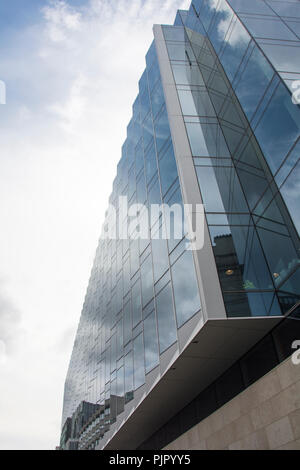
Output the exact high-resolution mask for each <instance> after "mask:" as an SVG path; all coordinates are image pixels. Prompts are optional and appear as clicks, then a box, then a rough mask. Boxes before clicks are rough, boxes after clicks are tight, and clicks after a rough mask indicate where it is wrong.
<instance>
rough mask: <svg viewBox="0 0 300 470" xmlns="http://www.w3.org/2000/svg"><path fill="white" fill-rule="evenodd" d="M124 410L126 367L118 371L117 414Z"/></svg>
mask: <svg viewBox="0 0 300 470" xmlns="http://www.w3.org/2000/svg"><path fill="white" fill-rule="evenodd" d="M123 410H124V367H121V368H120V369H119V370H118V371H117V414H118V415H119V414H120V413H122V412H123Z"/></svg>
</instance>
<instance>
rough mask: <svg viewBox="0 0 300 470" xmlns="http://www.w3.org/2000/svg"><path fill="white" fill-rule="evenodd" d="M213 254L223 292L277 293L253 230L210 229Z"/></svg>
mask: <svg viewBox="0 0 300 470" xmlns="http://www.w3.org/2000/svg"><path fill="white" fill-rule="evenodd" d="M210 234H211V238H212V244H213V251H214V255H215V258H216V263H217V268H218V273H219V278H220V282H221V286H222V289H223V290H224V291H241V290H252V289H274V285H273V283H272V279H271V276H270V273H269V270H268V267H267V264H266V260H265V258H264V255H263V252H262V249H261V246H260V243H259V240H258V237H257V234H256V232H255V231H254V229H253V227H238V226H236V227H231V228H230V227H225V226H223V227H222V226H220V227H216V226H213V227H210Z"/></svg>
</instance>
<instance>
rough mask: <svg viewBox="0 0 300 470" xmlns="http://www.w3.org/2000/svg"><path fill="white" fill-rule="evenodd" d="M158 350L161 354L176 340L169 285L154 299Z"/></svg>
mask: <svg viewBox="0 0 300 470" xmlns="http://www.w3.org/2000/svg"><path fill="white" fill-rule="evenodd" d="M156 308H157V321H158V334H159V349H160V353H163V352H164V351H165V350H166V349H168V347H169V346H171V345H172V344H173V343H174V342H175V341H176V340H177V333H176V323H175V317H174V309H173V299H172V291H171V285H170V284H168V285H167V286H166V287H165V288H164V289H163V290H162V291H161V292H160V293H159V294H158V296H157V297H156Z"/></svg>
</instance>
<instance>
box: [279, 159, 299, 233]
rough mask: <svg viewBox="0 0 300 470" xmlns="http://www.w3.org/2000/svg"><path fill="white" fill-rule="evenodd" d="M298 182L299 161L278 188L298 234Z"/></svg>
mask: <svg viewBox="0 0 300 470" xmlns="http://www.w3.org/2000/svg"><path fill="white" fill-rule="evenodd" d="M299 183H300V161H298V164H297V165H296V167H295V168H294V170H293V171H292V173H291V174H290V176H289V177H288V179H287V180H286V182H285V183H284V184H283V186H282V187H281V189H280V192H281V194H282V197H283V199H284V201H285V203H286V205H287V207H288V209H289V211H290V215H291V217H292V219H293V222H294V224H295V227H296V229H297V230H298V234H299V233H300V204H299V191H300V187H299Z"/></svg>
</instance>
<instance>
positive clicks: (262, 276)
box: [61, 0, 300, 449]
mask: <svg viewBox="0 0 300 470" xmlns="http://www.w3.org/2000/svg"><path fill="white" fill-rule="evenodd" d="M295 18H297V20H294V19H295ZM299 18H300V12H299V8H298V4H296V3H295V2H291V3H289V2H285V1H273V0H266V1H263V0H251V2H248V1H246V0H227V1H225V0H219V1H215V0H194V1H193V2H192V4H191V7H190V9H189V11H179V12H178V13H177V16H176V20H175V24H174V26H158V25H156V26H154V41H153V43H152V45H151V47H150V49H149V51H148V53H147V55H146V69H145V71H144V73H143V75H142V77H141V79H140V81H139V94H138V96H137V98H136V100H135V102H134V104H133V115H132V119H131V121H130V123H129V125H128V128H127V139H126V141H125V143H124V145H123V147H122V157H121V160H120V162H119V164H118V169H117V176H116V178H115V180H114V183H113V190H112V194H111V196H110V199H109V202H110V204H113V205H115V206H117V201H118V198H119V197H120V196H127V198H128V201H129V205H130V204H133V203H140V204H146V205H150V204H162V203H164V204H168V205H172V204H175V203H177V204H181V205H182V204H201V203H204V205H205V212H206V221H205V230H204V231H205V242H204V247H203V249H202V250H199V251H194V252H192V251H188V250H187V246H186V240H185V239H183V240H180V239H175V238H174V236H171V237H170V239H168V240H160V239H156V234H157V232H158V231H159V230H160V229H161V227H162V226H163V225H164V224H165V213H164V212H163V214H161V215H160V216H158V217H157V219H153V220H151V224H150V225H151V227H150V233H149V239H147V240H139V239H137V238H136V239H134V238H132V237H131V238H130V237H129V239H122V238H121V237H120V239H117V240H109V239H103V238H101V239H100V242H99V246H98V248H97V252H96V256H95V261H94V266H93V269H92V273H91V277H90V282H89V286H88V290H87V294H86V298H85V302H84V306H83V310H82V315H81V319H80V323H79V327H78V332H77V336H76V340H75V344H74V348H73V353H72V358H71V361H70V366H69V371H68V375H67V379H66V384H65V396H64V410H63V423H62V424H63V428H62V436H64V437H62V439H63V442H65V441H66V439H67V437H66V436H69V433H70V431H68V429H69V428H68V426H70V424H67V423H68V418H72V427H71V429H72V431H71V437H72V438H74V439H77V440H78V447H79V448H80V449H85V448H89V449H91V448H97V449H102V448H105V449H134V448H140V449H146V448H153V449H154V448H155V449H158V448H162V447H164V446H166V445H167V444H169V443H170V442H171V441H173V440H174V439H176V438H177V437H178V436H180V434H182V433H183V432H185V431H186V430H187V429H189V428H191V427H192V426H194V425H195V424H197V423H198V422H199V421H201V420H202V419H204V418H205V417H207V416H209V415H210V414H211V413H213V412H214V411H215V410H216V409H217V408H219V407H221V406H222V405H224V404H225V403H226V402H228V401H229V400H231V399H232V398H233V397H234V396H235V395H237V394H238V393H240V392H241V391H242V390H244V389H245V388H246V387H248V386H249V385H251V384H253V383H254V382H255V381H256V380H257V379H258V378H260V377H262V376H263V375H264V374H266V373H267V372H268V371H270V370H272V369H273V368H274V367H275V366H276V365H278V364H279V362H281V361H283V360H284V359H285V358H287V357H288V356H289V355H290V354H291V352H292V351H291V344H292V342H293V341H294V340H295V339H298V338H300V331H299V307H298V306H299V300H300V287H299V286H300V276H299V246H300V245H299V227H300V223H299V220H300V217H299V180H300V174H299V172H300V163H299V150H300V139H299V136H300V109H299V106H298V105H295V104H293V102H292V99H291V98H292V91H291V80H292V79H295V80H296V79H299V77H300V62H299V57H300V54H299V53H297V54H295V51H296V50H297V51H298V48H299V47H300V35H299V28H298V26H297V25H298V23H299ZM119 215H120V214H118V216H119ZM125 217H126V214H125V216H123V217H122V216H120V217H117V224H118V228H119V229H120V228H122V226H125V225H126V223H127V220H126V219H125ZM139 218H140V220H141V221H142V220H143V211H142V210H141V213H140V214H139ZM129 235H130V233H129ZM283 317H284V318H283ZM285 317H286V318H285ZM82 402H88V403H91V404H94V405H95V406H97V407H99V408H97V412H96V414H95V416H94V415H93V416H94V418H93V417H92V418H89V421H88V424H86V422H85V421H84V422H83V421H80V419H81V418H80V417H78V419H77V418H76V419H74V412H75V415H76V410H77V408H78V406H80V403H82ZM74 423H75V424H74ZM74 429H75V431H74V434H72V432H73V430H74ZM61 447H63V445H61Z"/></svg>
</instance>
